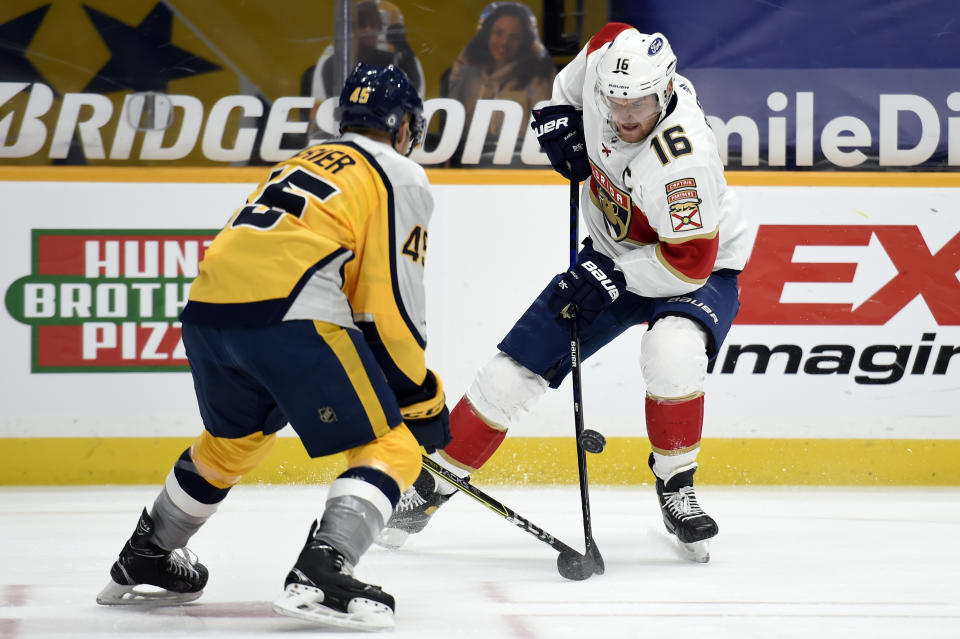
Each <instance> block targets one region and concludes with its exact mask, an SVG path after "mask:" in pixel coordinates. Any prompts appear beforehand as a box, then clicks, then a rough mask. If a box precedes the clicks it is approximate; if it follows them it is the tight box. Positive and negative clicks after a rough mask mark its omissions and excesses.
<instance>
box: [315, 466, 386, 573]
mask: <svg viewBox="0 0 960 639" xmlns="http://www.w3.org/2000/svg"><path fill="white" fill-rule="evenodd" d="M399 501H400V486H398V485H397V481H396V480H395V479H393V478H392V477H390V476H389V475H387V474H386V473H384V472H382V471H379V470H377V469H375V468H370V467H369V466H360V467H357V468H350V469H348V470H346V471H345V472H344V473H343V474H341V475H340V476H339V477H337V478H336V479H335V480H334V481H333V483H332V484H330V489H329V490H328V491H327V503H326V506H325V507H324V511H323V515H322V516H321V517H320V527H319V528H318V529H317V532H316V534H314V537H315V538H316V539H322V540H323V541H325V542H327V543H329V544H330V545H331V546H333V547H334V548H336V549H337V550H339V551H340V552H341V553H342V554H343V556H344V557H345V558H346V559H347V561H348V562H350V564H351V565H354V566H355V565H356V564H357V561H359V560H360V557H361V555H363V553H364V552H366V551H367V549H368V548H369V547H370V545H371V544H372V543H373V540H374V538H376V536H377V535H378V534H380V531H381V530H382V529H383V526H384V525H385V524H386V522H387V521H388V520H389V519H390V515H391V514H393V509H394V507H395V506H396V505H397V502H399Z"/></svg>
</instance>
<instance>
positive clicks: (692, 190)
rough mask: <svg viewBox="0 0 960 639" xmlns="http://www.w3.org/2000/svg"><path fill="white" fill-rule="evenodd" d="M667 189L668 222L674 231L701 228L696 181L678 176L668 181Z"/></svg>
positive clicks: (699, 201) (699, 200)
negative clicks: (676, 178)
mask: <svg viewBox="0 0 960 639" xmlns="http://www.w3.org/2000/svg"><path fill="white" fill-rule="evenodd" d="M664 188H665V189H666V191H667V206H668V207H670V222H671V226H672V227H673V230H674V231H696V230H699V229H702V228H703V222H702V221H701V220H700V203H701V202H702V201H703V200H701V199H700V198H699V197H697V181H696V180H694V179H693V178H680V179H679V180H674V181H673V182H670V183H669V184H667V185H666V186H664Z"/></svg>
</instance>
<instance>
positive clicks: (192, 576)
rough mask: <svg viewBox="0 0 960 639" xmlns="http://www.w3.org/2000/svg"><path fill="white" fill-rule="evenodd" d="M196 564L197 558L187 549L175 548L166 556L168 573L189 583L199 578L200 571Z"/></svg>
mask: <svg viewBox="0 0 960 639" xmlns="http://www.w3.org/2000/svg"><path fill="white" fill-rule="evenodd" d="M198 563H199V558H198V557H197V555H196V554H195V553H194V552H193V551H192V550H190V549H189V548H177V549H176V550H172V551H170V554H169V555H167V567H168V568H169V569H170V572H172V573H173V574H174V575H176V576H177V577H183V578H184V579H187V580H189V581H196V580H198V579H199V578H200V571H199V570H197V567H196V566H197V564H198Z"/></svg>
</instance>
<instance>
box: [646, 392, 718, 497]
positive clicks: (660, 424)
mask: <svg viewBox="0 0 960 639" xmlns="http://www.w3.org/2000/svg"><path fill="white" fill-rule="evenodd" d="M703 401H704V400H703V393H697V395H696V397H692V398H685V399H683V398H681V399H664V398H661V397H655V396H652V395H650V394H647V399H646V420H647V437H649V438H650V446H651V447H652V448H653V454H654V459H655V462H656V463H655V465H654V468H653V471H654V474H656V475H657V476H658V477H660V478H661V479H666V478H668V477H669V476H670V475H672V474H673V473H674V472H676V470H677V469H678V468H680V467H682V466H686V465H689V464H691V463H693V462H694V461H695V460H696V458H697V452H698V451H699V449H700V436H701V432H702V431H703Z"/></svg>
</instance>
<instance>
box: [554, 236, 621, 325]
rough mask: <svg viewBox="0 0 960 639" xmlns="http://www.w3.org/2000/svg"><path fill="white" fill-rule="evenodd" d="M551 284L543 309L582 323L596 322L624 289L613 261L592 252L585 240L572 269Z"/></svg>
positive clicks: (558, 276)
mask: <svg viewBox="0 0 960 639" xmlns="http://www.w3.org/2000/svg"><path fill="white" fill-rule="evenodd" d="M553 282H554V284H553V291H552V292H551V295H550V297H549V298H548V299H547V308H548V309H550V310H551V311H552V312H554V313H557V314H558V315H560V316H561V317H565V318H569V317H573V316H574V315H576V317H577V318H579V319H580V321H581V322H582V323H583V324H590V323H591V322H593V321H594V320H595V319H597V316H598V315H600V313H602V312H603V310H604V309H605V308H606V307H607V306H609V305H610V304H612V303H613V302H614V301H616V300H617V299H619V297H620V294H621V293H623V291H624V290H626V288H627V281H626V279H625V278H624V277H623V273H621V272H620V271H618V270H616V269H615V267H614V265H613V260H611V259H610V258H609V257H607V256H606V255H604V254H603V253H600V252H598V251H595V250H593V240H591V239H590V238H589V237H588V238H587V239H585V240H584V241H583V250H581V251H580V254H579V255H577V264H576V266H574V267H573V268H572V269H570V270H569V271H567V272H566V273H561V274H560V275H557V276H556V277H555V278H553ZM571 307H574V308H571Z"/></svg>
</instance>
